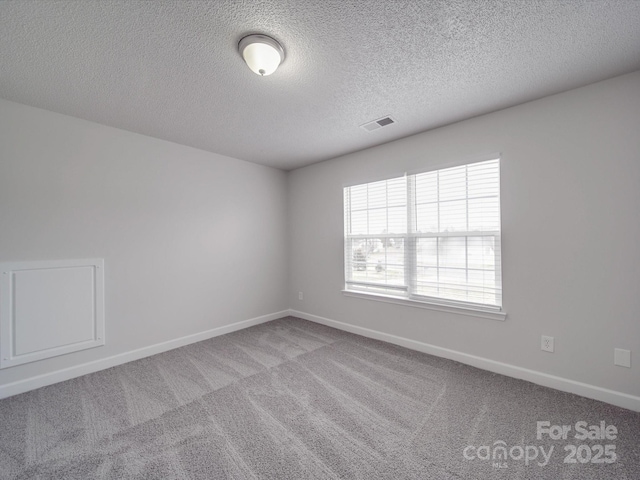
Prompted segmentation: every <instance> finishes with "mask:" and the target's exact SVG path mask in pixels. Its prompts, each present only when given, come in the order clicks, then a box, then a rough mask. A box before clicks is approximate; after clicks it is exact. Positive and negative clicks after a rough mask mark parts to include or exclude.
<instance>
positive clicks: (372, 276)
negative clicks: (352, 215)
mask: <svg viewBox="0 0 640 480" xmlns="http://www.w3.org/2000/svg"><path fill="white" fill-rule="evenodd" d="M350 242H351V245H352V258H351V259H350V262H348V265H349V267H350V269H351V271H350V274H351V277H350V279H351V280H352V281H361V282H367V283H377V284H388V285H404V283H405V277H404V242H396V241H395V240H394V239H385V242H383V241H382V240H381V239H379V238H368V239H358V240H356V239H352V240H350Z"/></svg>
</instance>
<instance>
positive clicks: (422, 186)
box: [415, 172, 438, 204]
mask: <svg viewBox="0 0 640 480" xmlns="http://www.w3.org/2000/svg"><path fill="white" fill-rule="evenodd" d="M415 185H416V192H415V196H416V203H417V204H421V203H429V202H437V201H438V172H428V173H421V174H419V175H416V177H415Z"/></svg>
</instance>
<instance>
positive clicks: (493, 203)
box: [469, 197, 500, 232]
mask: <svg viewBox="0 0 640 480" xmlns="http://www.w3.org/2000/svg"><path fill="white" fill-rule="evenodd" d="M499 229H500V200H499V199H498V198H497V197H493V198H476V199H472V200H469V231H472V232H478V231H495V230H499Z"/></svg>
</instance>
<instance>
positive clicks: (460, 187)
mask: <svg viewBox="0 0 640 480" xmlns="http://www.w3.org/2000/svg"><path fill="white" fill-rule="evenodd" d="M344 206H345V243H344V245H345V252H344V253H345V283H346V291H347V292H362V293H369V294H378V295H383V296H387V297H389V296H390V297H397V298H401V299H407V300H413V301H418V302H428V303H437V304H440V305H451V306H454V307H455V306H462V307H464V308H472V309H480V310H500V307H501V305H502V282H501V264H500V161H499V159H495V160H489V161H484V162H479V163H472V164H468V165H462V166H459V167H454V168H446V169H443V170H435V171H431V172H425V173H420V174H417V175H406V176H404V177H398V178H392V179H389V180H383V181H380V182H373V183H366V184H363V185H354V186H351V187H346V188H345V189H344Z"/></svg>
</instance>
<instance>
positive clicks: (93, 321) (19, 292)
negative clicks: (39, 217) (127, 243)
mask: <svg viewBox="0 0 640 480" xmlns="http://www.w3.org/2000/svg"><path fill="white" fill-rule="evenodd" d="M0 272H2V274H1V278H0V369H1V368H7V367H12V366H15V365H20V364H23V363H28V362H33V361H36V360H42V359H44V358H49V357H54V356H57V355H64V354H66V353H71V352H76V351H78V350H85V349H87V348H93V347H98V346H101V345H104V260H103V259H87V260H54V261H43V262H14V263H0Z"/></svg>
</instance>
